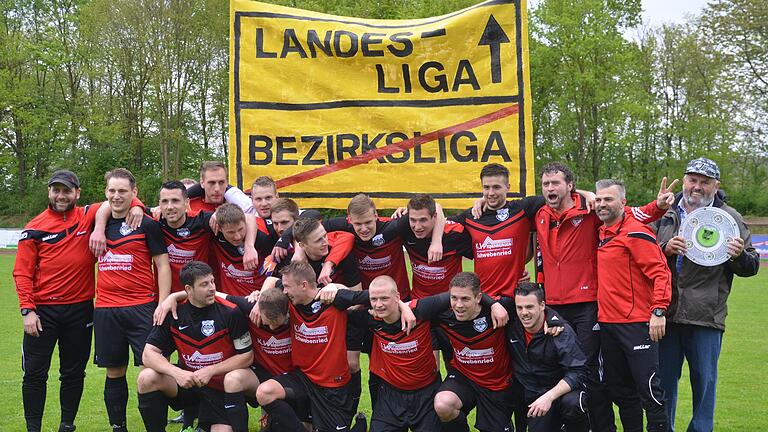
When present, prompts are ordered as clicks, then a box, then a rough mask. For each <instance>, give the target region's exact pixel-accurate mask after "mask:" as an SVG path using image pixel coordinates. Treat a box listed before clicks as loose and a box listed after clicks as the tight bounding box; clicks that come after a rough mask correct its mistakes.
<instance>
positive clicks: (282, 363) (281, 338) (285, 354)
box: [227, 296, 293, 375]
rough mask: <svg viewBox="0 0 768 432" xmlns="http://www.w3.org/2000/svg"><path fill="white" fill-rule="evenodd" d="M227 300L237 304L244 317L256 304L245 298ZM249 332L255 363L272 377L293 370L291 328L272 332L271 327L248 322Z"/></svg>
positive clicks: (286, 325) (228, 297)
mask: <svg viewBox="0 0 768 432" xmlns="http://www.w3.org/2000/svg"><path fill="white" fill-rule="evenodd" d="M227 300H229V301H231V302H232V303H234V304H236V305H237V307H238V308H240V312H242V313H243V315H244V316H246V317H247V316H248V315H250V313H251V310H252V309H253V306H254V304H255V303H250V302H249V301H248V300H246V298H245V297H239V296H227ZM248 331H249V332H250V333H251V340H252V342H253V363H254V364H256V365H259V366H261V367H263V368H264V369H265V370H266V371H267V372H269V373H271V374H272V375H280V374H282V373H286V372H290V371H292V370H293V360H291V326H290V325H288V324H285V325H284V326H282V327H280V328H277V329H275V330H272V329H270V328H269V326H265V325H262V326H257V325H256V324H254V323H253V322H251V321H250V320H248Z"/></svg>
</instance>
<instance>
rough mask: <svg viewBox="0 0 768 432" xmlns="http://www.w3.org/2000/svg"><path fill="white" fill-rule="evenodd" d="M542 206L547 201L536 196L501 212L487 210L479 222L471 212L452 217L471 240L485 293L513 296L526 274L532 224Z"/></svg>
mask: <svg viewBox="0 0 768 432" xmlns="http://www.w3.org/2000/svg"><path fill="white" fill-rule="evenodd" d="M543 205H544V197H541V196H533V197H525V198H522V199H520V200H515V201H508V202H507V204H506V205H505V206H504V207H502V208H500V209H498V210H486V211H485V212H483V214H482V215H481V216H480V218H479V219H474V218H473V217H472V211H471V209H470V210H467V211H465V212H463V213H461V214H459V215H456V216H451V218H450V219H451V220H453V221H455V222H459V223H461V224H462V225H464V228H466V229H467V231H468V232H469V235H470V237H471V238H472V246H473V248H474V254H475V273H477V276H478V277H480V283H481V287H482V290H483V292H484V293H487V294H488V295H491V296H498V295H505V296H510V297H511V296H513V294H514V289H515V287H516V286H517V281H518V280H520V278H521V277H522V275H523V271H524V270H525V261H526V255H527V252H528V244H529V242H530V233H531V231H533V230H534V227H533V223H532V221H534V220H535V219H534V218H535V216H536V211H538V210H539V208H541V206H543Z"/></svg>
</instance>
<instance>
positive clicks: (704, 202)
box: [683, 191, 715, 210]
mask: <svg viewBox="0 0 768 432" xmlns="http://www.w3.org/2000/svg"><path fill="white" fill-rule="evenodd" d="M683 199H684V200H685V203H686V204H687V205H688V207H690V208H691V210H696V209H699V208H702V207H706V206H708V205H710V204H712V202H713V201H714V200H715V194H714V193H713V194H711V195H701V197H698V196H696V197H694V196H692V195H691V194H690V193H688V192H686V191H683Z"/></svg>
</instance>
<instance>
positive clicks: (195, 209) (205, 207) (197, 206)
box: [189, 197, 221, 214]
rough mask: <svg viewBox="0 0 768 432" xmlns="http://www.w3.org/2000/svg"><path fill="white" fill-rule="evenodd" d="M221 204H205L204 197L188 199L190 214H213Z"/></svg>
mask: <svg viewBox="0 0 768 432" xmlns="http://www.w3.org/2000/svg"><path fill="white" fill-rule="evenodd" d="M219 205H221V204H213V203H209V202H205V197H190V198H189V209H190V210H191V211H192V213H193V214H194V213H199V212H201V211H206V212H209V213H213V212H215V211H216V208H217V207H218V206H219Z"/></svg>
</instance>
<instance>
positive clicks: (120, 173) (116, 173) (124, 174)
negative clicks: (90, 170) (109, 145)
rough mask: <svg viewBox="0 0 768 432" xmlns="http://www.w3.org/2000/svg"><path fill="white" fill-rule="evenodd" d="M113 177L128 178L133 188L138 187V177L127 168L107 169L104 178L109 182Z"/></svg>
mask: <svg viewBox="0 0 768 432" xmlns="http://www.w3.org/2000/svg"><path fill="white" fill-rule="evenodd" d="M113 178H121V179H126V180H128V183H130V185H131V188H135V187H136V177H134V176H133V174H132V173H131V172H130V171H128V170H127V169H125V168H115V169H113V170H112V171H107V173H106V174H104V180H105V181H106V182H109V180H110V179H113Z"/></svg>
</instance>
